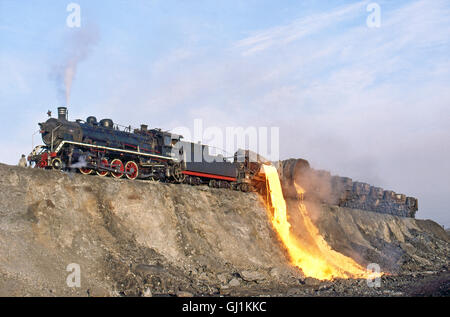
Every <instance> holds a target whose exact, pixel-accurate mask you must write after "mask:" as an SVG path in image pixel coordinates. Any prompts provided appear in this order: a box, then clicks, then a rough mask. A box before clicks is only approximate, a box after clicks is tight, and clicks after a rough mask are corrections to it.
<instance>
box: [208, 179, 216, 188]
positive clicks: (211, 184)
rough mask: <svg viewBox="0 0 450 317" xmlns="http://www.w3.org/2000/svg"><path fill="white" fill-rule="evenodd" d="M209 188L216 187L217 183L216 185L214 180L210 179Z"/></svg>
mask: <svg viewBox="0 0 450 317" xmlns="http://www.w3.org/2000/svg"><path fill="white" fill-rule="evenodd" d="M209 187H213V188H214V187H217V183H216V180H215V179H211V180H210V181H209Z"/></svg>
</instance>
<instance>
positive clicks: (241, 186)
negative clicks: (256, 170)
mask: <svg viewBox="0 0 450 317" xmlns="http://www.w3.org/2000/svg"><path fill="white" fill-rule="evenodd" d="M239 189H240V190H241V191H243V192H244V193H246V192H248V191H250V186H249V185H248V184H247V183H242V184H241V185H240V186H239Z"/></svg>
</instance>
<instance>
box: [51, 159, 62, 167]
mask: <svg viewBox="0 0 450 317" xmlns="http://www.w3.org/2000/svg"><path fill="white" fill-rule="evenodd" d="M52 168H53V169H54V170H60V169H62V161H61V159H60V158H59V157H56V158H54V159H53V160H52Z"/></svg>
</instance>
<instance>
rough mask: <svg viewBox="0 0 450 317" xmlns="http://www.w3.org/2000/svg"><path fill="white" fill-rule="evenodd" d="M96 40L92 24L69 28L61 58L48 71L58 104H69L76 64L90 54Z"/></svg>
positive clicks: (96, 36)
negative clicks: (54, 86) (54, 87)
mask: <svg viewBox="0 0 450 317" xmlns="http://www.w3.org/2000/svg"><path fill="white" fill-rule="evenodd" d="M98 40H99V32H98V29H97V28H96V27H94V26H92V25H91V26H86V27H82V28H75V29H71V30H70V33H69V34H68V36H67V37H66V38H65V40H64V45H63V50H62V52H61V60H60V61H59V62H58V63H57V64H55V65H54V66H53V69H52V72H51V73H50V78H51V79H52V80H53V81H54V82H55V84H56V89H57V95H58V101H59V102H60V104H64V105H68V104H69V100H70V94H71V90H72V84H73V81H74V80H75V76H76V73H77V68H78V65H79V63H81V62H82V61H84V60H85V59H86V58H87V57H88V56H89V55H90V54H91V52H92V49H93V47H94V46H95V44H96V43H97V42H98Z"/></svg>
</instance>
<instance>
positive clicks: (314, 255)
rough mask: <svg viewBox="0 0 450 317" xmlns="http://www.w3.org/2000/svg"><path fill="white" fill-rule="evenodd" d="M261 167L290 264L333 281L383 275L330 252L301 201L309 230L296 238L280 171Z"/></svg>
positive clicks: (309, 274)
mask: <svg viewBox="0 0 450 317" xmlns="http://www.w3.org/2000/svg"><path fill="white" fill-rule="evenodd" d="M262 168H263V172H264V174H265V178H266V187H267V195H268V197H267V205H268V207H269V208H271V209H272V211H273V214H271V217H272V219H271V221H272V225H273V227H274V228H275V230H276V231H277V233H278V235H279V237H280V239H281V241H282V242H283V244H284V246H285V247H286V249H287V252H288V254H289V257H290V260H291V263H292V264H293V265H295V266H296V267H298V268H300V269H301V270H302V271H303V273H304V274H305V276H309V277H314V278H316V279H319V280H330V279H333V278H375V277H376V276H380V275H381V274H382V273H379V274H378V275H377V274H375V273H372V272H369V271H367V270H366V269H364V268H363V267H362V266H361V265H359V264H358V263H356V262H355V261H354V260H353V259H351V258H349V257H347V256H345V255H343V254H341V253H339V252H336V251H334V250H333V249H331V247H330V246H329V245H328V243H327V242H326V241H325V240H324V238H323V237H322V236H321V235H320V233H319V230H318V229H317V227H316V226H315V225H314V224H313V223H312V221H311V219H310V217H309V214H308V211H307V210H306V207H305V205H304V204H303V202H301V201H300V202H299V204H298V209H299V211H300V214H301V216H302V219H303V222H304V227H305V229H306V230H305V232H302V239H299V238H297V237H296V236H295V235H294V234H293V233H292V231H291V230H290V228H291V224H290V223H289V221H288V219H287V213H286V201H285V200H284V197H283V192H282V190H281V184H280V179H279V177H278V172H277V170H276V169H275V167H273V166H269V165H263V167H262ZM295 187H296V190H297V193H298V194H299V195H301V194H303V193H304V191H303V189H302V188H301V187H300V186H298V185H297V184H295ZM303 238H305V239H303ZM374 274H375V275H374Z"/></svg>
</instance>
